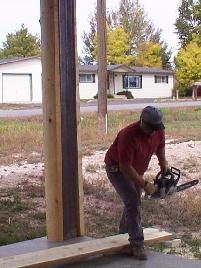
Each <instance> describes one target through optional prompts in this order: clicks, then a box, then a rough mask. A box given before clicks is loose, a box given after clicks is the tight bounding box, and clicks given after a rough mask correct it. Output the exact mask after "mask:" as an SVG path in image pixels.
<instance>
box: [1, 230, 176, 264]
mask: <svg viewBox="0 0 201 268" xmlns="http://www.w3.org/2000/svg"><path fill="white" fill-rule="evenodd" d="M144 235H145V244H147V245H148V244H152V243H154V242H160V241H165V240H170V239H171V238H172V234H170V233H167V232H165V231H159V230H157V229H153V228H147V229H145V230H144ZM128 245H129V242H128V235H127V234H121V235H116V236H110V237H106V238H102V239H95V240H90V241H85V242H81V243H78V244H72V245H67V246H61V247H56V248H51V249H47V250H40V251H37V252H33V253H28V254H23V255H17V256H11V257H5V258H2V259H0V267H1V268H14V267H15V268H16V267H18V268H22V267H23V268H25V267H26V268H39V267H40V268H41V267H50V266H51V265H62V264H67V263H72V262H78V261H83V260H86V259H87V258H89V257H91V256H95V255H98V254H106V253H113V252H118V251H121V250H122V249H124V248H126V247H127V246H128Z"/></svg>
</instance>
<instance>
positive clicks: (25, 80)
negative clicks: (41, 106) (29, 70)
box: [2, 74, 32, 103]
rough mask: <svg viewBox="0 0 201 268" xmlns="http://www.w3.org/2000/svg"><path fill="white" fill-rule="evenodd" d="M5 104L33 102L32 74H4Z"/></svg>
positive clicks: (3, 95)
mask: <svg viewBox="0 0 201 268" xmlns="http://www.w3.org/2000/svg"><path fill="white" fill-rule="evenodd" d="M2 85H3V94H2V97H3V103H17V102H31V101H32V75H31V74H3V77H2Z"/></svg>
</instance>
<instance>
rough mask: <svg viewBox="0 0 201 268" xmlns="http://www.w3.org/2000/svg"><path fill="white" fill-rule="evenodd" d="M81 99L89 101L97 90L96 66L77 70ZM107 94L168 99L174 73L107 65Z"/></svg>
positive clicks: (146, 68)
mask: <svg viewBox="0 0 201 268" xmlns="http://www.w3.org/2000/svg"><path fill="white" fill-rule="evenodd" d="M79 75H80V81H79V91H80V98H81V99H91V98H93V96H95V95H96V94H97V90H98V66H97V65H81V66H80V69H79ZM107 86H108V93H110V94H113V95H115V94H117V93H118V92H120V91H124V90H129V91H131V93H132V95H133V96H134V98H169V97H171V96H172V89H173V86H174V72H173V71H172V70H163V69H157V68H148V67H136V66H135V67H128V66H126V65H123V64H118V65H108V67H107Z"/></svg>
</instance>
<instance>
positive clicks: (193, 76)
mask: <svg viewBox="0 0 201 268" xmlns="http://www.w3.org/2000/svg"><path fill="white" fill-rule="evenodd" d="M175 65H176V79H177V81H178V87H179V90H180V93H181V94H185V91H186V90H187V89H188V88H189V87H192V85H193V84H194V82H195V81H198V80H200V79H201V47H200V46H199V45H198V43H197V41H194V40H193V41H191V42H190V43H189V44H188V45H187V46H186V47H185V48H182V49H180V51H179V52H178V54H177V56H176V58H175Z"/></svg>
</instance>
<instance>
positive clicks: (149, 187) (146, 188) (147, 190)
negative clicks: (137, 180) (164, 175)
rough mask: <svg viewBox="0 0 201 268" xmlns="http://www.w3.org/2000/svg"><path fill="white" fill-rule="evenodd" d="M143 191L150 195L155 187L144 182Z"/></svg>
mask: <svg viewBox="0 0 201 268" xmlns="http://www.w3.org/2000/svg"><path fill="white" fill-rule="evenodd" d="M144 191H145V193H146V194H147V195H152V194H153V193H154V192H155V191H156V187H155V185H154V184H153V183H150V182H148V181H145V186H144Z"/></svg>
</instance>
